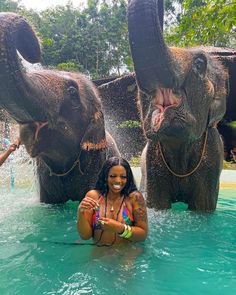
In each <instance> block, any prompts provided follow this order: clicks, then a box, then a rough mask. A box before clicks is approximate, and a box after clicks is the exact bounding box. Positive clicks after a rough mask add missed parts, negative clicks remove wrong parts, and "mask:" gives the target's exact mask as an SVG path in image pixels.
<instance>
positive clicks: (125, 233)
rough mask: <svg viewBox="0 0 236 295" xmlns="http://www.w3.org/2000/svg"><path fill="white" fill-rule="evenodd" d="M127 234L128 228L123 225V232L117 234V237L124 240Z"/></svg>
mask: <svg viewBox="0 0 236 295" xmlns="http://www.w3.org/2000/svg"><path fill="white" fill-rule="evenodd" d="M127 233H128V226H127V225H126V224H124V230H123V232H122V233H121V234H119V236H120V237H121V238H124V237H125V236H126V235H127Z"/></svg>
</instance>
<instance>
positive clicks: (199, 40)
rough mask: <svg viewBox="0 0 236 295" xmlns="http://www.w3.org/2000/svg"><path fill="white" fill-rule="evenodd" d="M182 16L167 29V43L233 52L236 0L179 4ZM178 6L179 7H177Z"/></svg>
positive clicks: (203, 0) (235, 33)
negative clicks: (212, 47) (218, 47)
mask: <svg viewBox="0 0 236 295" xmlns="http://www.w3.org/2000/svg"><path fill="white" fill-rule="evenodd" d="M180 2H182V3H181V11H182V14H181V15H179V17H178V19H177V23H175V24H174V25H172V26H170V27H169V28H167V29H166V31H165V32H166V37H167V40H168V42H169V43H171V44H175V45H180V46H194V45H199V44H201V45H211V46H222V47H232V48H236V2H235V0H185V1H180ZM179 5H180V3H179Z"/></svg>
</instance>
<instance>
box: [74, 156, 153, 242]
mask: <svg viewBox="0 0 236 295" xmlns="http://www.w3.org/2000/svg"><path fill="white" fill-rule="evenodd" d="M77 228H78V232H79V234H80V236H81V238H82V239H84V240H87V239H90V238H93V240H94V243H95V244H96V245H106V246H111V245H113V244H122V243H123V244H124V243H128V242H137V241H143V240H145V239H146V237H147V232H148V221H147V209H146V205H145V201H144V198H143V196H142V194H141V193H140V192H139V191H138V190H137V188H136V185H135V182H134V178H133V173H132V170H131V168H130V165H129V163H128V162H127V161H126V160H124V159H123V158H119V157H112V158H110V159H108V160H106V161H105V162H104V164H103V167H102V169H101V171H100V172H99V175H98V179H97V183H96V185H95V188H94V189H93V190H90V191H88V193H87V194H86V195H85V197H84V199H83V200H82V201H81V203H80V205H79V208H78V219H77Z"/></svg>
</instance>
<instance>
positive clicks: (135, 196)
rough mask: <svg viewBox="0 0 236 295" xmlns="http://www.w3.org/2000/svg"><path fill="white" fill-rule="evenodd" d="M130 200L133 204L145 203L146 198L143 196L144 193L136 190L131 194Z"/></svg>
mask: <svg viewBox="0 0 236 295" xmlns="http://www.w3.org/2000/svg"><path fill="white" fill-rule="evenodd" d="M128 199H129V200H130V201H131V202H132V203H133V202H135V203H136V202H140V201H144V197H143V195H142V193H141V192H140V191H138V190H135V191H133V192H131V193H130V194H129V196H128Z"/></svg>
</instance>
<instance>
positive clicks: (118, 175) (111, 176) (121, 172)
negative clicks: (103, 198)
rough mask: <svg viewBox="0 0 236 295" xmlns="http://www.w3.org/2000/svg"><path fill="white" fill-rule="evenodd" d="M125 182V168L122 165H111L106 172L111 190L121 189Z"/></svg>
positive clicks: (117, 190)
mask: <svg viewBox="0 0 236 295" xmlns="http://www.w3.org/2000/svg"><path fill="white" fill-rule="evenodd" d="M126 182H127V174H126V170H125V168H124V167H123V166H119V165H117V166H113V167H112V168H111V169H110V171H109V173H108V180H107V184H108V187H109V190H111V191H113V192H116V193H117V192H119V191H121V190H122V189H123V188H124V187H125V184H126Z"/></svg>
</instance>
